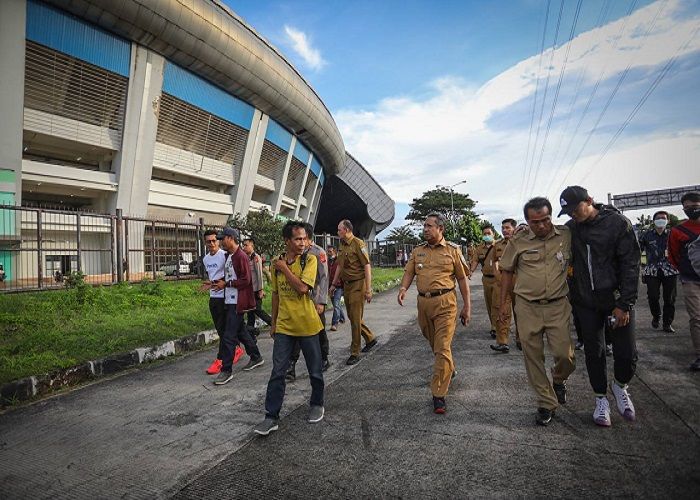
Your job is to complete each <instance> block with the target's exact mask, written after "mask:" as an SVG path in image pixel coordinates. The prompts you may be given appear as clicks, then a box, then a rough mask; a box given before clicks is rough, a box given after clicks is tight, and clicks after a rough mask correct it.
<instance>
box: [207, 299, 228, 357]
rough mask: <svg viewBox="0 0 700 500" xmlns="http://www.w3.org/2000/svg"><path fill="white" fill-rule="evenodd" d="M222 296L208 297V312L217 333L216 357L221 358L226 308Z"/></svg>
mask: <svg viewBox="0 0 700 500" xmlns="http://www.w3.org/2000/svg"><path fill="white" fill-rule="evenodd" d="M224 306H225V304H224V298H223V297H221V298H218V297H209V313H210V314H211V320H212V321H213V322H214V328H215V329H216V333H218V334H219V352H218V353H217V355H216V359H223V357H222V355H223V346H224V332H225V331H226V308H225V307H224Z"/></svg>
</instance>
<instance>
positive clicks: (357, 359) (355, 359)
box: [345, 356, 360, 365]
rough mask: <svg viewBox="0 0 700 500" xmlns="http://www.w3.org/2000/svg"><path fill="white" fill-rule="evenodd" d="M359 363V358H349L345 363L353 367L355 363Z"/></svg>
mask: <svg viewBox="0 0 700 500" xmlns="http://www.w3.org/2000/svg"><path fill="white" fill-rule="evenodd" d="M358 361H360V357H359V356H350V357H349V358H348V360H347V361H346V362H345V364H346V365H355V364H357V362H358Z"/></svg>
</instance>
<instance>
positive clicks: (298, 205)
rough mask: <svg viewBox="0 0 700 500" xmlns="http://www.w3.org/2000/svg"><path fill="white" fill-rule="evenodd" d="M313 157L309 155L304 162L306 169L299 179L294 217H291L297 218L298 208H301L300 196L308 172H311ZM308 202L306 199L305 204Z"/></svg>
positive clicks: (302, 192)
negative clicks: (299, 185) (307, 159)
mask: <svg viewBox="0 0 700 500" xmlns="http://www.w3.org/2000/svg"><path fill="white" fill-rule="evenodd" d="M313 159H314V155H309V161H307V162H306V170H304V178H303V179H302V180H301V187H300V188H299V194H298V195H297V206H296V208H295V209H294V217H293V219H298V218H299V210H300V209H301V197H302V196H304V188H305V187H306V179H308V178H309V173H310V172H311V162H312V161H313ZM309 203H310V201H309V200H306V204H307V205H308V204H309Z"/></svg>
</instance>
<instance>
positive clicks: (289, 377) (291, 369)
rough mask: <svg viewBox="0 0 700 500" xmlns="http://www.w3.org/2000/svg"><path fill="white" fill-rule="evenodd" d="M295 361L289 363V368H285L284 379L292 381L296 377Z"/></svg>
mask: <svg viewBox="0 0 700 500" xmlns="http://www.w3.org/2000/svg"><path fill="white" fill-rule="evenodd" d="M296 366H297V365H296V363H289V368H287V374H286V375H285V376H284V378H285V379H287V380H289V381H290V382H293V381H295V380H296V378H297V372H296Z"/></svg>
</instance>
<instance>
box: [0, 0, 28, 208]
mask: <svg viewBox="0 0 700 500" xmlns="http://www.w3.org/2000/svg"><path fill="white" fill-rule="evenodd" d="M26 27H27V2H26V1H25V0H2V1H0V68H2V71H0V116H1V117H2V119H1V120H0V204H2V203H6V204H16V205H20V204H21V203H22V127H23V123H24V51H25V37H26Z"/></svg>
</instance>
